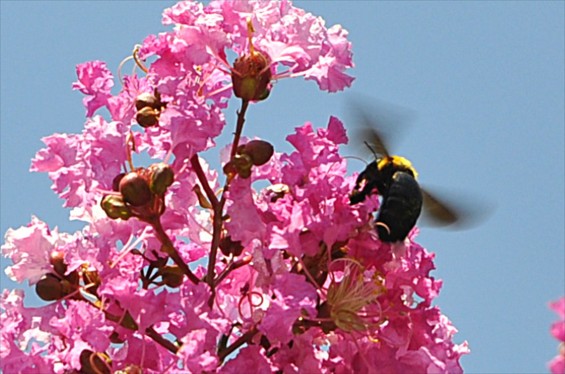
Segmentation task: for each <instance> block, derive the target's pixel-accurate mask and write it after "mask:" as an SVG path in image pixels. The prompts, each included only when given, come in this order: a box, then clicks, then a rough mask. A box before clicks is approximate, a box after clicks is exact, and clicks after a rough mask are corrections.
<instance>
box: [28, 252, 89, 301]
mask: <svg viewBox="0 0 565 374" xmlns="http://www.w3.org/2000/svg"><path fill="white" fill-rule="evenodd" d="M49 263H50V264H51V266H52V268H53V271H52V272H50V273H47V274H45V275H43V277H41V279H40V280H39V281H38V282H37V283H36V285H35V292H36V293H37V296H39V297H40V298H41V299H42V300H45V301H54V300H60V299H62V298H64V297H65V296H67V295H69V294H71V293H73V292H74V291H75V290H76V289H77V287H78V285H79V278H80V277H79V274H78V272H77V271H76V270H74V271H72V272H70V273H69V274H65V273H66V272H67V264H66V263H65V260H64V255H63V252H60V251H53V252H52V253H51V255H50V256H49ZM75 298H78V299H80V294H77V295H76V296H75Z"/></svg>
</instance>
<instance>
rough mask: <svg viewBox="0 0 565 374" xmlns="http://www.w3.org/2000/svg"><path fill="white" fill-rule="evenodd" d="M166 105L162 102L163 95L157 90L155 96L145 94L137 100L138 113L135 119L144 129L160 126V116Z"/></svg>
mask: <svg viewBox="0 0 565 374" xmlns="http://www.w3.org/2000/svg"><path fill="white" fill-rule="evenodd" d="M165 106H166V104H165V103H163V102H162V101H161V95H159V92H157V90H155V91H154V93H153V94H151V93H148V92H144V93H142V94H140V95H139V96H138V97H137V98H136V99H135V109H137V113H136V115H135V119H136V121H137V123H138V124H139V125H140V126H141V127H143V128H147V127H151V126H156V125H158V124H159V116H160V115H161V112H162V111H163V109H165Z"/></svg>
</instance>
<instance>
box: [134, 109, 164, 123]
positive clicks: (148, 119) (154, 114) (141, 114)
mask: <svg viewBox="0 0 565 374" xmlns="http://www.w3.org/2000/svg"><path fill="white" fill-rule="evenodd" d="M135 120H136V121H137V123H139V126H141V127H143V128H147V127H151V126H155V125H156V124H158V123H159V112H158V111H157V110H155V109H153V108H151V107H149V106H146V107H143V108H141V109H140V110H138V111H137V115H136V116H135Z"/></svg>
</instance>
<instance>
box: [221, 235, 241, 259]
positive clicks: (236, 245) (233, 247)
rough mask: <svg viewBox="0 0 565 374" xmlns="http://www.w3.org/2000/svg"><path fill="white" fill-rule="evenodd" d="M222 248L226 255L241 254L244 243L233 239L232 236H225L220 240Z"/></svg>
mask: <svg viewBox="0 0 565 374" xmlns="http://www.w3.org/2000/svg"><path fill="white" fill-rule="evenodd" d="M220 250H221V251H222V253H223V254H224V256H229V255H230V254H232V255H234V256H239V255H240V254H241V252H243V245H241V241H239V240H237V241H233V240H232V239H231V236H225V237H223V238H222V240H220Z"/></svg>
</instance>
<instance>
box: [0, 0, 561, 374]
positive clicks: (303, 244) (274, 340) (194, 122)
mask: <svg viewBox="0 0 565 374" xmlns="http://www.w3.org/2000/svg"><path fill="white" fill-rule="evenodd" d="M163 23H164V24H165V25H173V26H174V28H173V29H172V30H171V31H169V32H165V33H161V34H159V35H156V36H149V37H147V38H146V39H145V41H144V43H143V46H142V47H141V48H140V49H139V50H136V52H135V54H134V57H135V58H136V64H138V67H139V68H140V70H142V74H143V76H142V77H138V76H136V75H132V76H125V77H123V78H120V82H119V83H120V84H121V89H120V91H119V92H118V93H117V94H112V92H111V90H112V87H113V85H114V83H115V82H114V80H113V76H112V74H111V73H110V71H109V70H108V69H107V67H106V65H105V64H104V63H103V62H100V61H93V62H88V63H84V64H80V65H79V66H77V75H78V80H77V82H75V83H74V84H73V88H75V89H78V90H79V91H80V92H82V93H83V94H84V95H85V98H84V100H83V101H84V105H85V107H86V110H87V117H88V118H87V120H86V123H85V124H84V129H83V131H82V132H81V133H79V134H54V135H51V136H48V137H45V138H44V139H43V142H44V143H45V148H43V149H41V150H40V151H39V152H37V154H36V156H35V157H34V159H33V160H32V165H31V170H32V171H40V172H46V173H48V176H49V178H50V179H51V180H52V181H53V185H52V189H53V190H54V191H55V193H56V194H58V195H59V196H60V197H61V198H63V200H64V205H65V206H66V207H70V208H72V211H71V215H70V218H71V219H79V220H81V221H82V222H83V223H84V226H83V227H82V229H81V230H80V231H77V232H75V233H69V234H67V233H59V232H58V230H57V229H53V230H50V229H49V227H48V226H47V224H45V223H43V222H42V221H40V220H38V219H37V218H35V217H33V218H32V222H31V223H30V224H29V225H28V226H27V227H22V228H19V229H16V230H12V229H10V230H8V232H7V233H6V237H5V244H4V245H3V246H2V253H3V255H4V256H5V257H8V258H10V259H11V261H12V263H13V264H12V265H11V266H9V267H8V268H7V273H8V275H9V276H10V277H11V278H12V279H14V280H17V281H20V282H22V281H24V280H26V279H27V280H28V282H29V283H30V284H36V286H35V292H36V293H37V294H38V295H39V297H41V298H42V299H43V300H46V305H44V306H42V307H39V308H25V307H24V306H23V293H22V292H8V291H4V292H3V293H2V296H1V297H0V302H1V304H0V305H1V314H0V321H1V324H2V331H1V334H0V337H1V343H2V344H0V358H1V360H0V370H2V371H3V372H18V371H25V372H42V373H43V372H79V371H80V372H106V371H107V372H117V371H120V372H138V371H143V372H148V373H176V372H179V371H182V372H185V371H186V372H220V373H221V372H224V373H232V372H233V373H235V372H242V371H245V372H256V373H271V372H274V371H280V372H285V373H292V372H335V373H346V372H369V371H371V370H378V371H379V372H383V373H397V372H434V373H438V372H449V373H459V372H461V371H462V369H461V366H460V364H459V360H460V357H461V356H462V355H464V354H467V353H468V352H469V350H468V347H467V343H466V342H464V343H462V344H456V343H454V335H455V333H456V332H457V330H456V329H455V328H454V327H453V325H452V324H451V322H450V321H449V319H448V318H447V317H446V316H445V315H443V314H442V313H441V312H440V310H439V309H438V308H437V307H434V306H432V304H433V301H434V299H435V298H436V297H437V295H438V294H439V291H440V289H441V285H442V282H441V280H438V279H435V278H434V277H433V276H432V275H431V273H432V271H433V270H434V255H433V253H430V252H428V251H426V250H425V249H424V248H422V247H421V246H419V245H418V244H417V243H415V239H416V237H417V233H418V230H417V229H414V230H412V232H411V234H410V235H409V236H408V238H407V240H406V241H404V242H403V243H393V244H390V243H382V242H381V241H380V240H379V238H378V235H377V234H376V232H375V230H374V227H373V217H374V214H375V212H376V211H377V209H378V207H379V199H378V196H376V195H374V196H369V197H368V198H367V199H366V200H365V201H364V202H363V203H362V204H356V205H351V204H350V202H349V195H350V193H351V191H352V189H353V186H354V182H355V175H348V173H347V161H346V159H345V158H344V157H343V156H342V155H341V154H340V146H341V145H343V144H346V143H347V141H348V137H347V133H346V131H345V127H344V125H343V123H342V122H341V121H340V120H339V119H337V118H335V117H330V119H329V122H328V124H327V126H325V127H323V128H315V127H314V125H313V124H311V123H309V122H307V123H305V124H304V125H302V126H300V127H297V128H296V129H295V130H294V131H293V133H292V134H290V135H289V136H288V137H287V138H286V139H287V140H288V142H289V143H290V144H291V145H292V146H293V147H294V150H293V151H291V152H289V153H280V152H274V151H273V149H272V147H271V146H270V145H269V144H266V142H259V141H257V142H255V143H254V144H255V145H251V144H246V143H245V140H244V139H241V138H240V135H241V133H240V127H241V126H240V125H241V124H242V123H243V122H244V121H243V119H245V118H244V116H245V113H246V111H247V110H251V108H252V107H253V106H247V103H248V102H253V101H260V100H263V99H264V96H263V95H264V94H266V93H268V92H269V90H271V89H272V88H273V85H272V83H273V81H275V80H279V79H282V78H291V77H297V76H303V77H304V78H305V79H308V80H314V81H315V82H316V83H317V84H318V86H319V87H320V89H321V90H325V91H329V92H335V91H339V90H342V89H344V88H345V87H348V86H349V85H351V82H352V80H353V78H351V77H350V76H348V75H347V74H346V70H347V69H348V68H350V67H352V66H353V62H352V60H351V57H352V55H351V43H350V42H349V41H348V40H347V31H345V30H344V29H343V28H342V27H341V26H332V27H329V28H327V27H326V26H325V23H324V21H323V19H321V18H319V17H315V16H314V15H312V14H310V13H307V12H305V11H304V10H302V9H299V8H296V7H294V6H293V5H292V4H291V3H290V2H289V1H285V0H283V1H280V2H272V1H212V2H210V4H209V5H206V6H204V5H202V4H199V3H197V2H194V1H186V2H180V3H178V4H177V5H175V6H173V7H171V8H169V9H167V10H165V12H164V13H163ZM234 55H235V56H236V57H235V58H236V61H237V62H236V63H230V61H228V56H229V58H230V59H231V58H232V56H234ZM149 58H150V59H149ZM140 61H141V62H140ZM144 64H146V66H144ZM232 88H233V90H231V89H232ZM232 91H234V94H236V95H237V96H238V97H240V98H242V99H243V103H244V105H243V106H242V109H241V113H240V115H239V116H238V121H239V122H238V127H237V128H238V130H237V133H236V135H237V136H235V137H234V143H236V144H234V145H233V146H228V147H227V148H226V149H225V150H224V151H222V155H221V158H222V162H223V163H224V165H227V166H225V172H224V173H223V174H226V175H223V174H222V171H223V170H224V169H222V170H219V171H216V170H213V169H212V168H211V167H210V165H209V164H208V163H207V162H206V160H205V159H204V154H203V153H202V152H203V151H207V150H211V149H212V148H213V147H214V146H215V145H216V139H217V137H218V136H219V135H220V134H221V133H222V131H226V130H224V128H225V125H226V116H225V114H224V109H225V108H226V107H227V100H228V99H229V97H230V96H231V92H232ZM272 97H274V96H269V98H272ZM103 107H104V108H105V109H107V112H108V113H109V118H107V119H106V118H105V117H103V115H102V114H100V113H96V111H97V110H98V109H100V108H103ZM105 115H106V114H105ZM231 117H232V116H231V115H230V116H228V117H227V118H231ZM230 128H231V127H230ZM230 131H231V130H230ZM238 146H239V147H238ZM232 147H233V151H232ZM246 147H247V148H246ZM246 152H248V153H246ZM232 154H236V155H237V157H238V158H237V159H236V157H232ZM138 156H139V157H138ZM146 156H148V157H146ZM147 158H149V159H150V160H149V161H148V162H147V164H145V165H140V164H139V159H141V160H147ZM134 161H135V162H134ZM236 161H237V162H238V163H236ZM238 167H240V169H238ZM234 170H235V171H234ZM124 175H126V176H125V177H124ZM562 304H563V303H561V304H559V305H560V306H559V307H558V308H560V310H561V309H563V305H562ZM561 327H562V325H556V326H554V327H553V328H552V332H553V334H554V335H555V336H556V337H558V338H559V339H562V338H563V335H564V334H565V333H564V332H563V329H562V328H561Z"/></svg>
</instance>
